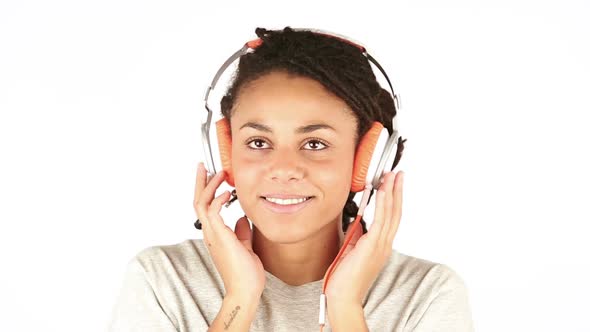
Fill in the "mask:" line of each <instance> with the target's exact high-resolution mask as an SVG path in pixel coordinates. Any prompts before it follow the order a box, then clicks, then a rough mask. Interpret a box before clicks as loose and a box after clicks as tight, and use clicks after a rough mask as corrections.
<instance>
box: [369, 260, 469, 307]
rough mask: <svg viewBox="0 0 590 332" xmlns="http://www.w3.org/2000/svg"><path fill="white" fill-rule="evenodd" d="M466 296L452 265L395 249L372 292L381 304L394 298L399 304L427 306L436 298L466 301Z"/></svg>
mask: <svg viewBox="0 0 590 332" xmlns="http://www.w3.org/2000/svg"><path fill="white" fill-rule="evenodd" d="M466 296H467V287H466V285H465V282H464V281H463V279H462V278H461V277H460V276H459V274H458V273H457V272H456V271H455V270H454V269H453V268H451V267H450V266H448V265H446V264H443V263H438V262H434V261H430V260H427V259H423V258H418V257H414V256H410V255H406V254H404V253H401V252H399V251H397V250H395V249H394V250H393V252H392V255H391V256H390V258H389V260H388V261H387V263H386V264H385V266H384V267H383V269H382V270H381V272H380V273H379V275H378V276H377V279H376V280H375V283H374V284H373V286H372V289H371V292H370V297H372V298H376V299H378V300H381V301H386V299H390V300H392V299H393V301H394V302H395V303H402V302H403V303H404V304H405V305H411V306H414V305H425V307H427V306H428V304H429V303H431V302H432V301H434V300H435V299H437V300H438V301H440V300H443V301H448V300H449V299H450V300H455V301H464V299H465V298H466ZM386 302H388V301H386Z"/></svg>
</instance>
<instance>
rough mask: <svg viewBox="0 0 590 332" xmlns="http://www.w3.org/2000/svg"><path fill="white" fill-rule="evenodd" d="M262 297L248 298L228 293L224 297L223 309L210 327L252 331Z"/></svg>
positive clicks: (211, 330) (213, 329)
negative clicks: (252, 324)
mask: <svg viewBox="0 0 590 332" xmlns="http://www.w3.org/2000/svg"><path fill="white" fill-rule="evenodd" d="M259 300H260V299H255V300H246V299H241V298H239V297H235V296H231V295H228V296H226V297H225V298H224V299H223V304H222V305H221V310H219V313H218V314H217V316H216V317H215V320H214V321H213V323H212V324H211V326H210V327H209V330H208V331H209V332H215V331H246V332H248V331H250V324H251V323H252V321H253V320H254V317H255V316H256V308H257V307H258V302H259Z"/></svg>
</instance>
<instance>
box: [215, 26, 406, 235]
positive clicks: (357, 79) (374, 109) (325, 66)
mask: <svg viewBox="0 0 590 332" xmlns="http://www.w3.org/2000/svg"><path fill="white" fill-rule="evenodd" d="M255 32H256V35H257V36H258V37H259V38H260V39H262V41H263V43H262V45H260V46H258V47H257V48H256V49H255V51H254V52H252V53H247V54H245V55H242V56H241V57H240V59H239V64H238V69H237V70H236V72H235V73H234V76H233V78H232V82H231V84H230V85H229V86H228V89H227V91H226V93H225V95H224V96H223V97H222V99H221V113H222V115H223V116H224V117H225V118H227V119H228V120H230V119H231V116H232V113H233V110H234V109H233V107H234V103H235V101H236V100H237V97H238V94H239V92H240V91H241V89H243V88H244V87H245V86H247V85H248V84H249V83H251V82H253V81H255V80H256V79H258V78H260V77H262V76H264V75H266V74H269V73H271V72H276V71H281V72H285V73H287V74H288V75H292V76H299V77H307V78H311V79H314V80H316V81H318V82H319V83H321V84H322V85H323V86H324V87H325V88H326V89H328V90H329V91H330V92H332V93H333V94H335V95H336V96H338V97H339V98H341V99H342V100H343V101H345V102H346V103H347V104H348V106H349V107H350V108H351V109H352V111H353V112H354V115H355V117H356V118H357V128H356V133H355V147H356V146H358V143H359V141H360V138H361V137H363V136H364V134H365V133H367V131H368V130H369V129H370V127H371V124H372V123H373V122H374V121H378V122H380V123H382V124H383V125H384V127H385V128H387V131H388V132H389V134H390V135H391V134H392V133H393V128H392V123H391V119H392V118H393V117H394V116H395V113H396V112H395V108H394V102H393V98H392V96H391V94H390V93H389V92H388V91H387V90H385V89H383V88H381V86H380V85H379V83H378V82H377V79H376V78H375V74H374V73H373V70H372V69H371V66H370V64H369V61H368V60H367V58H366V57H365V56H364V55H363V54H362V53H361V51H360V50H359V49H358V48H357V47H356V46H353V45H351V44H349V43H346V42H343V41H341V40H339V39H337V38H333V37H329V36H324V35H320V34H317V33H314V32H312V31H309V30H297V31H295V30H293V29H291V28H290V27H288V26H287V27H285V28H284V29H283V30H267V29H264V28H256V30H255ZM403 142H405V140H401V138H400V140H399V142H398V152H401V151H402V150H403ZM397 156H398V157H396V160H394V163H393V167H395V165H396V164H397V163H398V161H399V160H398V159H399V156H401V154H400V153H398V155H397ZM355 194H356V193H355V192H350V193H349V195H348V199H347V201H346V204H345V205H344V208H343V210H342V229H343V231H344V232H346V230H347V229H348V226H349V225H350V223H351V222H352V221H353V220H354V218H355V217H356V215H357V212H358V209H359V208H358V206H357V204H356V202H355V201H354V200H353V198H354V196H355ZM361 225H362V229H363V234H364V233H366V232H367V226H366V223H365V220H363V219H361Z"/></svg>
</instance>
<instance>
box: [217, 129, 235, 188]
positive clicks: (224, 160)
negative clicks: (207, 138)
mask: <svg viewBox="0 0 590 332" xmlns="http://www.w3.org/2000/svg"><path fill="white" fill-rule="evenodd" d="M215 127H216V128H217V144H218V145H219V157H220V159H221V167H222V169H223V170H224V171H225V172H226V174H227V175H226V177H225V182H227V183H228V184H229V185H230V186H232V187H235V185H234V175H233V172H232V169H231V127H230V124H229V120H227V119H226V118H223V119H221V120H219V121H217V122H215Z"/></svg>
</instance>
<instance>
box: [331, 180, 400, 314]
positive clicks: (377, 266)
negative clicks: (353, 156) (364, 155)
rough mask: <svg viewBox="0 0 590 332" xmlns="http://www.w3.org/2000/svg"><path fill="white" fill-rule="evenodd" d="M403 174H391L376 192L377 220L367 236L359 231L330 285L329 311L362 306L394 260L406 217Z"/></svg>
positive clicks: (333, 275) (349, 245) (350, 243)
mask: <svg viewBox="0 0 590 332" xmlns="http://www.w3.org/2000/svg"><path fill="white" fill-rule="evenodd" d="M403 173H404V172H403V171H400V172H397V174H394V173H393V172H388V173H386V174H385V176H384V177H383V179H384V181H383V184H381V186H379V189H378V190H377V192H376V196H377V197H376V202H375V220H374V221H373V223H372V224H371V225H370V227H369V229H368V231H367V233H365V234H362V228H361V227H358V231H357V232H356V234H354V236H353V238H352V239H351V241H350V242H349V244H348V246H347V248H346V249H345V251H344V253H343V254H342V256H341V257H340V263H338V265H337V266H336V269H335V270H334V271H333V272H332V275H331V277H330V279H329V281H328V286H327V287H326V293H325V294H326V297H327V306H328V310H330V309H331V308H332V309H333V308H334V307H338V306H339V307H346V306H350V305H354V306H356V307H358V306H361V305H362V301H363V300H364V298H365V296H366V294H367V292H368V291H369V288H371V286H372V285H373V282H374V281H375V279H376V278H377V276H378V275H379V272H380V271H381V270H382V269H383V267H384V266H385V263H386V262H387V260H388V259H389V257H390V256H391V253H392V250H393V248H392V245H393V238H394V237H395V234H396V233H397V228H398V225H399V222H400V219H401V215H402V189H403ZM394 180H395V184H394ZM351 225H352V224H351Z"/></svg>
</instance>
